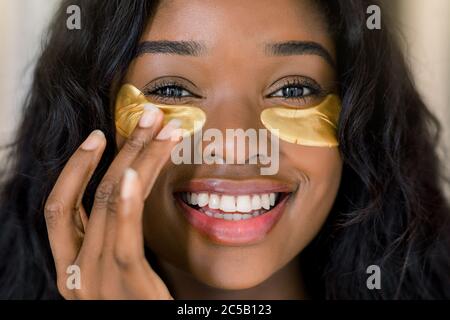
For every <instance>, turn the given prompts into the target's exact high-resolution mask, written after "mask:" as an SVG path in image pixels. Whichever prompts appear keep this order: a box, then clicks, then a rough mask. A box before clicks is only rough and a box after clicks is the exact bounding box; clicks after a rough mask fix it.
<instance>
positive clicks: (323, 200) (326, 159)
mask: <svg viewBox="0 0 450 320" xmlns="http://www.w3.org/2000/svg"><path fill="white" fill-rule="evenodd" d="M293 148H295V149H297V151H296V152H291V153H290V155H291V156H288V160H289V161H291V164H290V166H291V167H292V168H293V170H296V171H297V174H300V175H301V176H302V177H301V181H302V182H301V183H300V187H299V190H298V192H297V194H296V195H295V197H294V198H293V199H292V201H293V202H292V210H291V211H290V212H288V214H287V215H286V220H285V222H286V225H287V226H289V225H290V226H292V227H291V229H292V233H291V237H290V238H289V239H288V241H287V242H288V243H289V244H290V245H291V246H292V247H296V250H297V251H301V250H302V249H303V248H304V247H305V246H307V245H308V244H309V242H311V241H312V239H313V238H314V237H315V236H316V235H317V233H318V232H319V231H320V229H321V228H322V226H323V224H324V223H325V220H326V219H327V217H328V215H329V213H330V210H331V208H332V206H333V203H334V200H335V198H336V195H337V192H338V189H339V184H340V180H341V174H342V159H341V156H340V154H339V150H338V149H337V148H314V147H302V146H295V147H293ZM292 151H293V150H292ZM294 229H295V230H294Z"/></svg>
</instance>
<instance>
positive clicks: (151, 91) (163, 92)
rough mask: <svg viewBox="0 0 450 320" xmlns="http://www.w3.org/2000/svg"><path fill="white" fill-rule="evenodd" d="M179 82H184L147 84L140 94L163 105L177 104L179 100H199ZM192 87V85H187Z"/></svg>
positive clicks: (168, 81) (167, 81)
mask: <svg viewBox="0 0 450 320" xmlns="http://www.w3.org/2000/svg"><path fill="white" fill-rule="evenodd" d="M181 82H183V83H184V82H185V80H178V79H177V80H173V79H169V80H162V81H158V82H155V83H152V84H148V85H147V86H146V87H144V88H143V89H142V92H143V93H144V95H146V96H147V97H150V98H152V99H153V100H156V101H161V102H163V103H169V104H170V103H171V102H176V103H179V102H181V100H183V101H184V100H186V99H191V98H200V96H198V95H196V94H194V93H192V91H191V90H188V89H186V85H184V84H182V83H181ZM187 86H189V87H192V85H189V84H188V85H187Z"/></svg>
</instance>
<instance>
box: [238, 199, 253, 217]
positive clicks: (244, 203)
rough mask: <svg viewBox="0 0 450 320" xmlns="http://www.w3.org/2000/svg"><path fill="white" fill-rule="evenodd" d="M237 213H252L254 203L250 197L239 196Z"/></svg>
mask: <svg viewBox="0 0 450 320" xmlns="http://www.w3.org/2000/svg"><path fill="white" fill-rule="evenodd" d="M236 211H239V212H250V211H252V203H251V200H250V196H238V197H237V198H236ZM239 220H240V219H239Z"/></svg>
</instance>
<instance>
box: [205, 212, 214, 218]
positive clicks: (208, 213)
mask: <svg viewBox="0 0 450 320" xmlns="http://www.w3.org/2000/svg"><path fill="white" fill-rule="evenodd" d="M205 214H206V215H207V216H208V217H212V216H214V214H213V213H212V212H210V211H205Z"/></svg>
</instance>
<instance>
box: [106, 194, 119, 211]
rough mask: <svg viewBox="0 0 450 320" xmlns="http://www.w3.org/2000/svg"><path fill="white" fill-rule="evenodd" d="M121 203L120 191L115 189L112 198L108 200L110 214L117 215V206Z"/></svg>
mask: <svg viewBox="0 0 450 320" xmlns="http://www.w3.org/2000/svg"><path fill="white" fill-rule="evenodd" d="M118 202H119V196H118V190H117V188H115V189H114V191H113V192H112V194H111V196H110V197H109V198H108V213H110V214H112V215H115V214H116V213H117V205H118Z"/></svg>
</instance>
